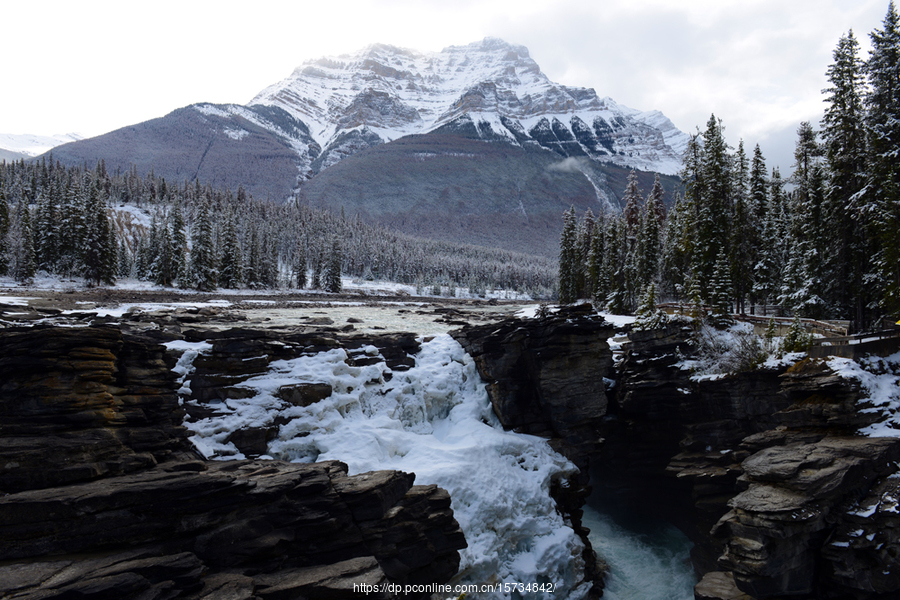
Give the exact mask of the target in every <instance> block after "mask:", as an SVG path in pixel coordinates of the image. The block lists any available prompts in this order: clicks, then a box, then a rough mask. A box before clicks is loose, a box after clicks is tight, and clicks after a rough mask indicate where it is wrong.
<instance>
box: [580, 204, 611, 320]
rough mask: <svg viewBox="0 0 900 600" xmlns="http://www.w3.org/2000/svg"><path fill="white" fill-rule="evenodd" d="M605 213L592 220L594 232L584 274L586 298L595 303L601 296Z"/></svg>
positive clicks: (597, 302)
mask: <svg viewBox="0 0 900 600" xmlns="http://www.w3.org/2000/svg"><path fill="white" fill-rule="evenodd" d="M604 217H605V215H601V218H600V219H599V220H597V221H595V222H594V232H593V235H592V236H591V247H590V249H589V250H588V259H587V271H586V275H585V279H586V281H585V287H586V288H588V289H587V291H588V296H587V297H588V298H590V299H591V301H593V302H594V303H596V304H600V302H599V300H600V298H602V297H603V292H602V290H601V281H600V277H601V276H602V266H603V254H604V242H605V240H606V220H605V218H604Z"/></svg>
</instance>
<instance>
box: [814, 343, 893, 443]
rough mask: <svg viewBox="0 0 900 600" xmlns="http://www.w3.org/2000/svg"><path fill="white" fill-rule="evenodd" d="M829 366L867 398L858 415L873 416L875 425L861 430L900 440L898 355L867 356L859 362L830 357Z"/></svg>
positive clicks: (866, 434)
mask: <svg viewBox="0 0 900 600" xmlns="http://www.w3.org/2000/svg"><path fill="white" fill-rule="evenodd" d="M828 366H829V367H831V369H832V370H833V371H834V372H835V373H837V374H838V375H840V376H841V377H845V378H847V379H853V380H856V381H858V382H859V383H860V385H861V386H862V388H863V390H865V391H866V392H867V397H866V398H864V399H863V400H862V401H861V405H862V406H861V408H860V412H862V413H875V414H877V415H879V416H878V422H877V423H873V424H872V425H869V426H868V427H864V428H863V429H861V430H860V432H859V433H860V434H861V435H865V436H869V437H900V352H898V353H896V354H893V355H891V356H888V357H885V358H882V357H878V356H869V357H867V358H864V359H862V360H861V361H860V362H856V361H853V360H850V359H848V358H839V357H832V358H830V359H828Z"/></svg>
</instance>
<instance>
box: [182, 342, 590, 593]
mask: <svg viewBox="0 0 900 600" xmlns="http://www.w3.org/2000/svg"><path fill="white" fill-rule="evenodd" d="M173 347H177V346H175V345H173ZM184 349H185V350H192V351H198V352H203V351H205V349H204V348H202V347H198V348H191V349H187V348H184ZM361 352H362V353H365V354H366V355H368V356H370V357H375V356H378V349H377V348H375V347H374V346H369V347H367V348H363V349H361ZM346 359H347V353H346V351H345V350H343V349H336V350H331V351H329V352H322V353H319V354H316V355H312V356H301V357H298V358H296V359H293V360H283V361H276V362H273V363H272V364H271V365H270V368H269V372H268V373H266V374H265V375H261V376H259V377H254V378H253V379H250V380H248V381H246V382H245V383H243V384H241V386H242V387H245V388H248V389H249V390H253V391H254V392H255V394H254V395H253V397H252V398H248V399H245V400H228V401H226V402H224V403H222V404H221V405H216V408H217V410H219V411H221V412H223V413H225V414H223V415H222V416H217V417H212V418H207V419H203V420H201V421H198V422H196V423H188V424H186V425H187V427H188V428H189V429H190V430H191V431H192V432H193V436H192V437H191V440H192V441H193V442H194V444H195V446H196V447H197V448H198V449H199V450H200V451H201V452H203V454H204V455H206V456H207V457H208V458H219V459H229V458H243V456H242V455H241V454H240V453H239V452H238V450H237V448H235V447H234V446H233V444H230V443H226V441H225V440H226V439H227V437H228V435H229V434H230V433H231V432H232V431H235V430H237V429H241V428H244V427H267V426H271V425H272V424H273V422H274V420H275V418H276V417H279V416H280V417H281V418H282V419H289V422H287V423H285V424H284V425H281V426H280V428H279V434H278V438H277V439H276V440H274V441H273V442H271V443H270V445H269V454H270V458H278V459H283V460H290V461H297V462H312V461H317V460H319V461H321V460H331V459H335V460H340V461H343V462H345V463H347V465H348V466H349V469H350V474H356V473H362V472H366V471H372V470H378V469H397V470H400V471H406V472H411V473H415V474H416V483H417V484H430V483H434V484H437V485H439V486H441V487H443V488H444V489H446V490H447V491H448V492H450V496H451V498H452V508H453V511H454V515H455V516H456V519H457V521H458V522H459V524H460V527H461V528H462V530H463V532H464V533H465V536H466V541H467V542H468V548H466V549H464V550H462V551H461V552H460V554H461V558H462V560H461V564H460V573H459V575H458V576H457V578H456V579H455V581H454V582H452V583H454V584H464V585H472V584H474V585H483V586H496V585H497V584H498V583H501V584H503V583H505V584H509V585H510V587H509V588H506V589H504V588H503V586H501V587H500V589H499V590H496V589H495V591H493V592H490V593H469V594H467V596H466V597H467V598H473V599H474V598H521V597H527V598H546V599H547V600H550V599H554V600H559V599H564V598H571V599H572V600H576V599H578V598H581V597H583V596H584V594H585V592H586V591H587V589H588V587H589V586H588V584H584V583H581V584H579V581H580V579H581V577H582V576H583V572H584V564H583V561H582V558H581V553H582V551H583V544H582V542H581V540H580V539H579V538H578V536H577V535H576V534H575V532H574V531H573V530H572V528H571V526H570V525H569V524H568V523H566V521H565V520H564V519H563V517H562V516H561V515H560V514H559V513H558V512H557V510H556V505H555V502H554V501H553V499H552V498H551V497H550V485H551V483H552V482H553V481H555V480H557V479H560V478H564V477H566V476H567V475H570V474H572V473H574V472H575V470H576V468H575V466H574V465H573V464H572V463H570V462H569V461H568V460H566V459H565V458H564V457H563V456H561V455H560V454H558V453H556V452H554V451H553V450H552V449H551V448H550V446H549V445H548V444H547V442H546V440H543V439H541V438H538V437H535V436H530V435H524V434H517V433H513V432H509V431H504V430H503V428H502V426H501V425H500V424H499V422H498V420H497V418H496V416H495V415H494V413H493V411H492V409H491V404H490V401H489V399H488V396H487V391H486V390H485V383H484V381H482V379H481V377H480V376H479V375H478V372H477V370H476V368H475V364H474V361H473V360H472V358H471V357H470V356H469V355H468V354H467V353H466V352H465V351H464V350H463V348H462V346H460V345H459V343H458V342H456V341H455V340H454V339H453V338H451V337H450V336H449V335H446V334H443V335H438V336H435V337H434V338H433V339H431V340H430V341H427V342H424V343H423V344H422V350H421V351H420V352H419V353H418V355H417V356H416V365H415V366H414V367H413V368H411V369H409V370H407V371H396V372H393V373H391V372H390V369H388V367H387V365H386V364H385V363H384V362H377V363H375V364H372V365H368V366H363V367H354V366H350V365H348V364H347V362H346ZM181 366H182V372H183V373H185V374H186V376H187V377H189V376H190V369H189V367H188V366H187V365H181ZM298 383H327V384H329V385H331V386H332V389H333V393H332V394H331V396H329V397H328V398H326V399H324V400H322V401H320V402H316V403H315V404H312V405H310V406H306V407H303V406H292V405H290V404H288V403H285V402H282V401H281V400H279V399H278V397H277V395H276V394H277V390H278V389H279V388H280V387H281V386H285V385H295V384H298ZM512 584H523V585H525V586H527V585H535V584H537V585H540V586H545V589H547V590H552V591H541V592H538V593H526V594H524V595H518V594H516V593H515V592H513V591H512Z"/></svg>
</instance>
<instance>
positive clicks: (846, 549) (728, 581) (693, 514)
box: [596, 325, 900, 600]
mask: <svg viewBox="0 0 900 600" xmlns="http://www.w3.org/2000/svg"><path fill="white" fill-rule="evenodd" d="M690 336H691V331H690V329H683V328H680V327H678V326H677V325H672V326H669V327H668V328H667V329H665V330H658V331H648V332H634V333H632V334H631V341H630V343H629V344H626V346H625V358H624V360H623V362H622V364H621V367H620V376H619V382H618V394H617V396H616V398H615V402H613V403H612V404H611V406H610V413H611V414H612V415H613V416H614V418H613V419H610V420H607V421H606V422H605V423H604V426H603V430H602V431H603V434H604V436H605V437H606V440H607V442H606V444H605V445H604V447H603V449H602V451H601V453H600V454H599V456H598V458H597V460H596V462H598V463H599V464H600V472H601V473H602V474H603V476H604V477H607V478H608V480H609V481H612V482H614V483H616V484H618V485H619V486H620V487H621V488H623V489H625V490H627V492H628V493H630V497H631V498H632V500H633V503H634V505H636V506H641V507H642V509H643V510H653V511H654V512H655V513H656V514H664V515H665V516H666V517H667V518H669V519H670V520H672V521H673V522H674V523H676V524H677V525H678V526H679V527H680V528H681V529H682V530H683V531H684V532H685V533H686V534H687V535H688V536H689V537H690V538H691V539H692V540H693V541H694V542H695V547H694V550H693V551H692V559H693V561H694V566H695V569H696V570H697V571H698V573H699V574H701V575H704V576H703V578H702V580H701V582H700V583H699V584H698V586H697V588H696V589H695V593H696V596H697V598H701V599H703V600H711V599H714V598H718V599H727V598H733V599H737V598H744V599H751V600H752V599H753V598H757V599H762V598H817V599H818V598H854V599H863V598H866V599H869V598H879V599H880V598H888V597H895V595H896V594H897V593H898V592H900V576H898V575H900V574H898V575H895V574H893V571H894V569H893V567H892V565H893V564H894V563H895V561H896V556H897V552H898V549H900V548H898V545H897V543H898V540H900V532H898V529H897V525H898V519H897V518H896V517H897V513H895V512H894V510H896V506H897V502H896V495H895V494H896V489H897V487H898V486H897V485H896V483H897V482H898V481H900V480H898V479H896V478H895V477H896V476H893V477H892V474H893V473H895V472H896V471H897V459H898V452H900V441H898V440H895V439H887V438H865V437H859V436H858V435H857V434H856V433H855V432H856V431H858V429H859V428H860V427H863V426H865V425H868V424H870V423H872V422H873V419H875V418H877V415H876V414H874V413H870V412H864V411H861V410H860V409H861V408H864V407H865V405H864V404H862V403H861V402H860V400H861V396H862V395H863V394H862V392H861V391H860V386H859V384H858V383H857V382H854V381H850V380H847V379H844V378H842V377H840V376H838V375H837V374H835V373H834V372H832V371H831V369H830V368H828V366H827V365H826V364H825V363H823V362H821V361H811V360H805V361H801V362H799V363H797V364H795V365H793V366H792V367H790V368H784V367H782V368H779V369H757V370H754V371H750V372H744V373H736V374H730V375H725V376H721V377H713V378H697V379H692V378H690V372H688V371H682V370H681V369H680V368H679V362H680V361H681V360H682V358H683V357H690V355H691V353H692V352H693V346H692V345H691V343H690ZM660 497H664V498H666V502H665V503H659V502H658V499H659V498H660ZM648 500H649V501H652V503H653V504H652V506H651V505H649V504H648ZM892 594H893V595H892Z"/></svg>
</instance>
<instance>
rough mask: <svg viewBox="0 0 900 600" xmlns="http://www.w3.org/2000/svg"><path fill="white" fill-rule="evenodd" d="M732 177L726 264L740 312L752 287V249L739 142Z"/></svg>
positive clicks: (744, 157)
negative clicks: (728, 265)
mask: <svg viewBox="0 0 900 600" xmlns="http://www.w3.org/2000/svg"><path fill="white" fill-rule="evenodd" d="M732 175H733V179H732V183H731V189H732V194H733V200H732V204H733V212H732V216H731V227H730V230H731V235H730V239H729V256H728V262H729V264H730V268H731V282H732V284H733V285H734V289H733V294H734V298H735V300H736V301H737V308H738V312H740V313H743V312H744V302H745V299H746V297H747V295H748V294H749V293H750V290H751V289H752V287H753V266H754V263H753V262H752V261H753V258H752V250H753V238H754V233H755V232H754V226H753V224H752V221H753V212H752V204H751V200H750V195H749V191H750V190H749V184H750V166H749V162H748V160H747V155H746V153H745V152H744V141H743V140H741V141H740V143H739V144H738V150H737V152H736V153H735V155H734V167H733V169H732Z"/></svg>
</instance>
